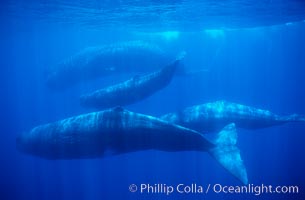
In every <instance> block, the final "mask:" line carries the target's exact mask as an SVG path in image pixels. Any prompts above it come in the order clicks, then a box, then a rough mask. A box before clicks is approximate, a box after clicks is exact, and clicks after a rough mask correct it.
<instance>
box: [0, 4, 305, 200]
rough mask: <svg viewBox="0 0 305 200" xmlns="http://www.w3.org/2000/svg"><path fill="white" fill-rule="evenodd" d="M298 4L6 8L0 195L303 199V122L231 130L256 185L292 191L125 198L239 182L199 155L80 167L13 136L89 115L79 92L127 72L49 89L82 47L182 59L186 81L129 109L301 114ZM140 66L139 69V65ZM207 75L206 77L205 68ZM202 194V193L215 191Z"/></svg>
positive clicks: (304, 47) (145, 154) (90, 162)
mask: <svg viewBox="0 0 305 200" xmlns="http://www.w3.org/2000/svg"><path fill="white" fill-rule="evenodd" d="M304 8H305V6H304V2H303V1H288V0H287V1H250V0H248V1H234V0H232V1H219V2H217V3H216V2H214V1H171V0H168V1H69V0H65V1H52V2H48V1H38V0H32V1H17V0H16V1H8V2H1V9H0V11H1V12H0V27H1V31H0V41H1V46H0V55H1V56H0V58H1V59H0V66H1V68H0V69H1V73H0V74H1V82H0V83H1V94H2V95H1V98H0V105H1V112H0V117H1V131H0V134H1V140H0V159H1V165H0V166H1V167H0V177H1V178H0V199H47V200H49V199H75V200H79V199H94V200H95V199H166V198H167V199H304V198H305V192H304V188H305V182H304V180H305V173H304V169H305V157H304V155H303V152H304V150H305V149H304V144H303V143H304V141H305V137H304V133H305V123H288V124H285V125H281V126H273V127H270V128H265V129H258V130H243V129H238V144H237V146H238V147H239V148H240V150H241V155H242V158H243V160H244V163H245V166H246V168H247V172H248V179H249V183H250V184H253V186H258V185H262V184H264V185H272V186H274V187H276V186H298V188H299V192H298V193H297V194H289V193H288V192H287V193H285V194H284V193H281V194H275V193H273V194H270V193H269V194H261V195H255V194H254V193H252V194H251V193H250V194H245V193H244V194H226V193H216V192H213V191H210V192H208V193H207V194H206V193H203V194H201V193H194V192H190V193H183V194H181V193H178V192H174V193H172V194H170V195H166V194H164V193H162V192H155V193H153V192H152V193H145V192H144V193H140V192H139V191H137V192H130V191H129V186H130V185H131V184H135V185H137V186H138V187H140V185H141V184H150V185H155V184H157V185H158V184H159V185H161V186H165V185H166V186H176V185H178V184H185V185H192V184H197V185H201V186H203V187H204V188H205V189H206V188H207V187H208V185H209V184H211V185H212V186H213V185H215V184H221V185H223V186H225V185H226V186H241V185H242V184H241V183H240V182H239V181H238V180H237V179H235V178H234V177H233V176H232V175H231V174H230V173H228V172H227V171H226V170H225V169H223V168H222V167H221V166H220V165H219V164H218V163H217V162H216V161H215V160H214V159H213V158H212V157H210V156H209V155H208V154H207V153H204V152H161V151H153V150H150V151H141V152H135V153H130V154H123V155H118V156H113V157H106V158H97V159H82V160H45V159H42V158H37V157H34V156H30V155H26V154H22V153H21V152H19V151H17V149H16V136H17V135H19V134H20V133H22V132H25V131H29V130H30V129H32V128H33V127H35V126H38V125H41V124H45V123H49V122H54V121H57V120H60V119H64V118H67V117H71V116H74V115H79V114H83V113H87V112H91V111H94V110H93V109H85V108H82V107H81V106H80V104H79V96H80V95H81V94H82V93H83V92H85V91H88V90H90V89H91V88H95V89H96V88H99V87H100V85H103V86H105V85H109V84H113V83H116V82H118V81H121V80H125V79H126V78H130V77H129V76H128V75H126V74H117V76H111V77H106V78H104V79H102V80H97V81H93V82H90V83H84V84H80V85H76V86H73V87H72V88H69V89H68V90H63V91H53V90H50V89H49V88H47V87H46V84H45V82H46V73H47V71H48V68H50V67H52V66H54V65H56V64H57V63H58V62H60V61H62V60H64V59H66V58H67V57H69V56H72V55H74V54H76V53H77V52H79V51H80V50H82V49H84V48H86V47H88V46H96V45H103V44H111V43H115V42H118V41H119V42H121V41H131V40H143V41H148V42H151V43H154V44H157V45H159V46H160V47H162V48H163V49H165V50H166V52H168V53H169V54H178V53H179V52H181V51H185V52H186V56H185V59H184V65H185V67H186V68H187V69H188V70H189V71H192V72H195V73H192V74H190V75H189V76H175V77H174V79H173V80H172V82H171V83H170V85H169V86H167V87H166V88H165V89H163V90H161V91H159V92H157V93H156V94H154V95H153V96H151V97H149V98H147V99H145V100H143V101H141V102H138V103H136V104H133V105H130V106H126V107H125V108H126V109H129V110H131V111H134V112H140V113H144V114H149V115H152V116H157V117H158V116H161V115H163V114H165V113H168V112H173V111H177V110H179V109H183V108H185V107H187V106H192V105H196V104H202V103H206V102H212V101H216V100H227V101H232V102H237V103H241V104H244V105H249V106H254V107H257V108H262V109H267V110H270V111H273V112H275V113H278V114H283V115H284V114H292V113H298V114H305V103H304V102H305V88H304V85H305V80H304V74H305V70H304V66H305V23H304V20H305V11H304V10H305V9H304ZM143 67H145V66H143ZM202 69H204V70H202ZM212 186H211V187H212Z"/></svg>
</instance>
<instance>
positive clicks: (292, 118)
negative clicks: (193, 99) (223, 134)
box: [161, 100, 305, 132]
mask: <svg viewBox="0 0 305 200" xmlns="http://www.w3.org/2000/svg"><path fill="white" fill-rule="evenodd" d="M161 119H163V120H166V121H168V122H171V123H175V124H179V125H181V126H185V127H188V128H190V129H194V130H196V131H199V132H215V131H219V130H220V129H221V128H222V127H224V126H225V125H226V124H229V123H235V124H236V126H237V127H240V128H244V129H259V128H266V127H270V126H275V125H281V124H284V123H288V122H305V117H304V116H300V115H297V114H293V115H288V116H280V115H277V114H274V113H272V112H270V111H268V110H262V109H258V108H254V107H250V106H246V105H241V104H237V103H231V102H227V101H223V100H222V101H216V102H211V103H205V104H201V105H196V106H191V107H188V108H186V109H184V110H182V111H179V112H176V113H169V114H165V115H163V116H162V117H161Z"/></svg>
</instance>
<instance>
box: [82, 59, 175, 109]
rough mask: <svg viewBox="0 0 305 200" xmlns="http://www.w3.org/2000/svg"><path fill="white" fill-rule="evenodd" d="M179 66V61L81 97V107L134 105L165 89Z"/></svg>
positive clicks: (102, 107) (100, 107) (99, 107)
mask: <svg viewBox="0 0 305 200" xmlns="http://www.w3.org/2000/svg"><path fill="white" fill-rule="evenodd" d="M179 65H180V59H178V60H176V61H175V62H173V63H172V64H170V65H167V66H165V67H164V68H162V69H161V70H158V71H156V72H153V73H149V74H145V75H142V76H135V77H133V78H131V79H129V80H127V81H124V82H122V83H119V84H116V85H112V86H109V87H106V88H103V89H100V90H97V91H94V92H92V93H89V94H85V95H82V96H81V98H80V102H81V105H82V106H84V107H93V108H98V109H104V108H110V107H115V106H125V105H129V104H132V103H136V102H138V101H140V100H142V99H145V98H146V97H148V96H151V95H152V94H154V93H155V92H157V91H159V90H161V89H162V88H164V87H166V86H167V85H168V84H169V83H170V82H171V80H172V78H173V75H174V73H175V71H176V69H177V67H178V66H179Z"/></svg>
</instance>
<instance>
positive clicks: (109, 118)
mask: <svg viewBox="0 0 305 200" xmlns="http://www.w3.org/2000/svg"><path fill="white" fill-rule="evenodd" d="M236 142H237V133H236V129H235V125H234V124H229V125H227V126H226V127H225V128H224V129H223V130H222V131H221V132H219V133H218V135H217V138H216V140H215V141H214V142H210V141H209V140H207V139H206V138H205V136H204V135H202V134H201V133H199V132H196V131H194V130H191V129H187V128H184V127H181V126H178V125H174V124H171V123H168V122H166V121H163V120H160V119H158V118H155V117H152V116H148V115H143V114H139V113H134V112H130V111H128V110H125V109H123V108H121V107H117V108H113V109H108V110H104V111H100V112H93V113H89V114H83V115H79V116H75V117H71V118H68V119H64V120H61V121H57V122H54V123H49V124H45V125H41V126H38V127H35V128H33V129H32V130H31V131H29V132H26V133H23V134H21V135H19V136H18V137H17V139H16V145H17V149H18V150H19V151H21V152H24V153H28V154H31V155H35V156H39V157H42V158H46V159H80V158H96V157H103V156H107V155H117V154H123V153H130V152H136V151H143V150H150V149H152V150H161V151H167V152H177V151H203V152H208V153H209V154H210V155H211V156H212V157H213V158H215V159H216V160H217V161H218V162H219V163H220V164H221V165H222V166H223V167H224V168H225V169H227V170H228V171H229V172H230V173H231V174H233V175H234V176H235V177H237V178H238V179H239V180H240V181H241V182H243V183H244V184H247V182H248V178H247V172H246V168H245V166H244V164H243V161H242V159H241V156H240V151H239V149H238V148H237V147H236Z"/></svg>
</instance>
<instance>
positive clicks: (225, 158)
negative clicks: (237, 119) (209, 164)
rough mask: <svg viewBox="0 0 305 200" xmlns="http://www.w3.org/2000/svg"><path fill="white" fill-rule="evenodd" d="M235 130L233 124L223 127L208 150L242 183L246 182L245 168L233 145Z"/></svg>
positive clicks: (234, 143) (235, 135) (235, 138)
mask: <svg viewBox="0 0 305 200" xmlns="http://www.w3.org/2000/svg"><path fill="white" fill-rule="evenodd" d="M236 142H237V132H236V127H235V124H234V123H232V124H229V125H227V126H226V127H224V128H223V129H222V130H221V131H220V132H219V133H218V135H217V138H216V140H215V143H214V144H215V147H213V148H211V149H210V150H209V151H208V152H209V153H210V154H211V155H212V156H213V157H214V158H215V159H216V160H217V161H218V162H219V163H220V164H221V165H222V166H223V167H224V168H225V169H227V170H228V171H229V172H230V173H231V174H233V175H234V176H235V177H236V178H237V179H238V180H240V181H241V182H242V183H243V184H247V183H248V176H247V170H246V168H245V166H244V163H243V160H242V159H241V156H240V150H239V149H238V148H237V147H236V146H235V145H236Z"/></svg>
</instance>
